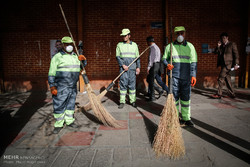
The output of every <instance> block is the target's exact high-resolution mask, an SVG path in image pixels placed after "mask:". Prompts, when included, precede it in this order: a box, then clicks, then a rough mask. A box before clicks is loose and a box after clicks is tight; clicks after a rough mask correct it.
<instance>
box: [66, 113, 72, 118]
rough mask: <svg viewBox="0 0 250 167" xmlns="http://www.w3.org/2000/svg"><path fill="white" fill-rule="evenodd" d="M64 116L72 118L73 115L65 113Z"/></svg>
mask: <svg viewBox="0 0 250 167" xmlns="http://www.w3.org/2000/svg"><path fill="white" fill-rule="evenodd" d="M65 116H67V117H71V118H73V116H74V115H73V114H65Z"/></svg>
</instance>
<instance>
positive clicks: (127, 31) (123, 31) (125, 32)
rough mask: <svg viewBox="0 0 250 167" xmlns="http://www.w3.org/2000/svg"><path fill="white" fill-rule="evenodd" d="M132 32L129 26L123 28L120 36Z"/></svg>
mask: <svg viewBox="0 0 250 167" xmlns="http://www.w3.org/2000/svg"><path fill="white" fill-rule="evenodd" d="M129 33H130V30H129V29H127V28H124V29H122V33H121V34H120V36H125V35H128V34H129Z"/></svg>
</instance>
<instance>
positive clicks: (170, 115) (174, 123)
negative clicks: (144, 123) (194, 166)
mask: <svg viewBox="0 0 250 167" xmlns="http://www.w3.org/2000/svg"><path fill="white" fill-rule="evenodd" d="M170 26H171V43H170V64H171V65H172V18H171V23H170ZM172 82H173V81H172V70H171V71H170V84H169V87H170V89H169V94H168V97H167V101H166V103H165V105H164V108H163V110H162V114H161V119H160V123H159V125H158V130H157V132H156V135H155V138H154V142H153V149H154V151H155V153H156V156H157V157H159V156H167V157H169V158H170V159H178V158H180V157H182V156H184V155H185V146H184V141H183V138H182V132H181V127H180V123H179V118H178V112H177V108H176V105H175V99H174V96H173V86H172V84H173V83H172Z"/></svg>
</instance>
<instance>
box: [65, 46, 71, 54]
mask: <svg viewBox="0 0 250 167" xmlns="http://www.w3.org/2000/svg"><path fill="white" fill-rule="evenodd" d="M66 51H67V52H69V53H71V52H72V51H73V46H72V45H68V46H66Z"/></svg>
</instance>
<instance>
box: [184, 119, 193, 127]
mask: <svg viewBox="0 0 250 167" xmlns="http://www.w3.org/2000/svg"><path fill="white" fill-rule="evenodd" d="M185 125H187V126H191V127H194V123H193V121H191V120H188V121H185Z"/></svg>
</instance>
